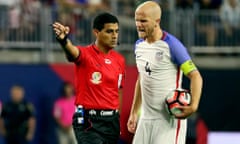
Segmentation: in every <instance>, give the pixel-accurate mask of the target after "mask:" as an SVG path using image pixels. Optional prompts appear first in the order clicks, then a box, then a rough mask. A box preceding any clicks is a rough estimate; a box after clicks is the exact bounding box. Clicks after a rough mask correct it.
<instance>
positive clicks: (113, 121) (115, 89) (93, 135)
mask: <svg viewBox="0 0 240 144" xmlns="http://www.w3.org/2000/svg"><path fill="white" fill-rule="evenodd" d="M52 26H53V30H54V32H55V34H56V38H57V40H58V42H59V43H60V44H61V46H62V48H63V50H64V52H65V54H66V57H67V59H68V60H69V61H71V62H74V64H75V76H74V77H75V84H76V100H75V105H76V110H75V114H74V116H73V128H74V132H75V136H76V138H77V141H78V143H79V144H116V143H117V141H118V139H119V134H120V122H119V111H120V107H121V95H122V92H121V89H122V87H123V82H124V77H125V59H124V57H123V56H122V55H120V54H119V53H117V52H116V51H114V50H113V48H114V47H116V46H117V44H118V33H119V21H118V19H117V17H116V16H114V15H112V14H110V13H101V14H99V15H97V16H96V17H95V18H94V20H93V33H94V35H95V37H96V40H95V42H94V43H92V44H89V45H87V46H75V45H73V44H72V43H71V41H70V40H69V39H68V33H69V31H70V29H69V27H68V26H64V25H62V24H60V23H58V22H55V23H54V24H53V25H52Z"/></svg>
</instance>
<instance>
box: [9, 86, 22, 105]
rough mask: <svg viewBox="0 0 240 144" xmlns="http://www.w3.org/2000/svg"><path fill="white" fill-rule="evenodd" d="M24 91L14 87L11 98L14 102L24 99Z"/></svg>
mask: <svg viewBox="0 0 240 144" xmlns="http://www.w3.org/2000/svg"><path fill="white" fill-rule="evenodd" d="M23 95H24V91H23V89H22V88H19V87H14V88H12V89H11V97H12V100H13V101H14V102H19V101H21V100H22V99H23Z"/></svg>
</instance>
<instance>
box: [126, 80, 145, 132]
mask: <svg viewBox="0 0 240 144" xmlns="http://www.w3.org/2000/svg"><path fill="white" fill-rule="evenodd" d="M141 103H142V99H141V89H140V79H139V76H138V79H137V81H136V85H135V91H134V98H133V103H132V108H131V112H130V116H129V119H128V123H127V127H128V131H129V132H131V133H135V131H136V126H137V121H138V112H139V109H140V106H141Z"/></svg>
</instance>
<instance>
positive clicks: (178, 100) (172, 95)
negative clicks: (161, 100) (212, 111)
mask: <svg viewBox="0 0 240 144" xmlns="http://www.w3.org/2000/svg"><path fill="white" fill-rule="evenodd" d="M165 102H166V107H167V110H168V112H169V114H170V115H174V114H179V113H181V110H180V109H178V108H177V106H179V105H182V106H186V105H189V104H190V102H191V95H190V93H189V92H188V90H185V89H176V90H173V91H170V92H169V94H168V95H167V96H166V100H165Z"/></svg>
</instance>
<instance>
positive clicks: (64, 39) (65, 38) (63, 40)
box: [56, 35, 68, 47]
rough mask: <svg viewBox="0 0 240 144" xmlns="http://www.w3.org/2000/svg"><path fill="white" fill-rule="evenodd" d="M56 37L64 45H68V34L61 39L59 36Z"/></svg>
mask: <svg viewBox="0 0 240 144" xmlns="http://www.w3.org/2000/svg"><path fill="white" fill-rule="evenodd" d="M56 39H57V41H58V42H59V44H60V45H61V46H62V47H65V46H66V45H67V39H68V36H67V35H66V36H65V37H64V38H63V39H60V38H59V37H56Z"/></svg>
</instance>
